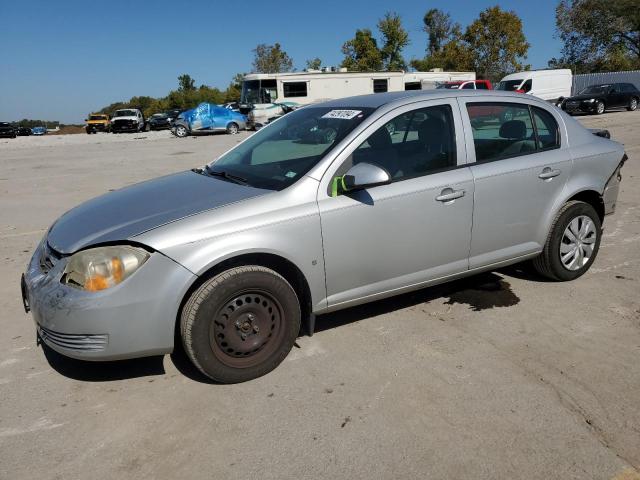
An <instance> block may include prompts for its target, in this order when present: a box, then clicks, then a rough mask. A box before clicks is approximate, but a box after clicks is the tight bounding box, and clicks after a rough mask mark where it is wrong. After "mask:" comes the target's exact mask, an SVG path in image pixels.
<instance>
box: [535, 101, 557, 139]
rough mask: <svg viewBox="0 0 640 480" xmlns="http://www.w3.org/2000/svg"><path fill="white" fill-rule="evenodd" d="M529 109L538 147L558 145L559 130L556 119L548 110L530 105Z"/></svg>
mask: <svg viewBox="0 0 640 480" xmlns="http://www.w3.org/2000/svg"><path fill="white" fill-rule="evenodd" d="M531 111H532V113H533V120H534V122H535V125H536V132H537V134H538V148H539V149H540V150H548V149H551V148H558V147H559V146H560V132H559V131H558V123H557V122H556V119H555V118H553V115H551V114H550V113H549V112H547V111H546V110H543V109H541V108H538V107H531Z"/></svg>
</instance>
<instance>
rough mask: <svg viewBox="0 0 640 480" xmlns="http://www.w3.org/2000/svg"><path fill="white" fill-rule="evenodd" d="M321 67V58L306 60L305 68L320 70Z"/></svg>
mask: <svg viewBox="0 0 640 480" xmlns="http://www.w3.org/2000/svg"><path fill="white" fill-rule="evenodd" d="M320 67H322V60H320V58H318V57H316V58H313V59H311V60H307V70H320Z"/></svg>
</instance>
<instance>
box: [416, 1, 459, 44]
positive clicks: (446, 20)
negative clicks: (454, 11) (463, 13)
mask: <svg viewBox="0 0 640 480" xmlns="http://www.w3.org/2000/svg"><path fill="white" fill-rule="evenodd" d="M422 22H423V23H424V26H423V27H422V29H423V30H424V31H425V32H426V34H427V37H428V39H429V43H428V45H427V54H428V55H434V54H437V53H439V52H441V51H442V49H443V48H444V46H445V44H446V43H448V42H450V41H451V40H453V39H454V38H456V37H457V38H459V37H460V24H458V23H454V22H453V21H452V20H451V15H449V14H448V13H446V12H443V11H442V10H439V9H437V8H432V9H431V10H428V11H427V13H425V14H424V18H423V19H422Z"/></svg>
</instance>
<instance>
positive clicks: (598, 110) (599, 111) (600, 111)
mask: <svg viewBox="0 0 640 480" xmlns="http://www.w3.org/2000/svg"><path fill="white" fill-rule="evenodd" d="M604 108H605V107H604V102H598V103H596V113H597V114H598V115H602V114H603V113H604Z"/></svg>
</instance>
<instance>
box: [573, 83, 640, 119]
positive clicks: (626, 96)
mask: <svg viewBox="0 0 640 480" xmlns="http://www.w3.org/2000/svg"><path fill="white" fill-rule="evenodd" d="M638 101H640V91H638V89H637V88H636V87H635V86H634V85H633V84H631V83H605V84H600V85H591V86H589V87H587V88H585V89H584V90H582V91H581V92H580V93H579V94H578V95H574V96H572V97H569V98H567V99H566V100H565V101H564V102H563V103H562V109H563V110H565V111H566V112H567V113H569V114H573V113H596V114H598V115H599V114H601V113H604V112H605V110H609V109H611V108H626V109H627V110H629V111H634V110H636V109H637V108H638Z"/></svg>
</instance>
